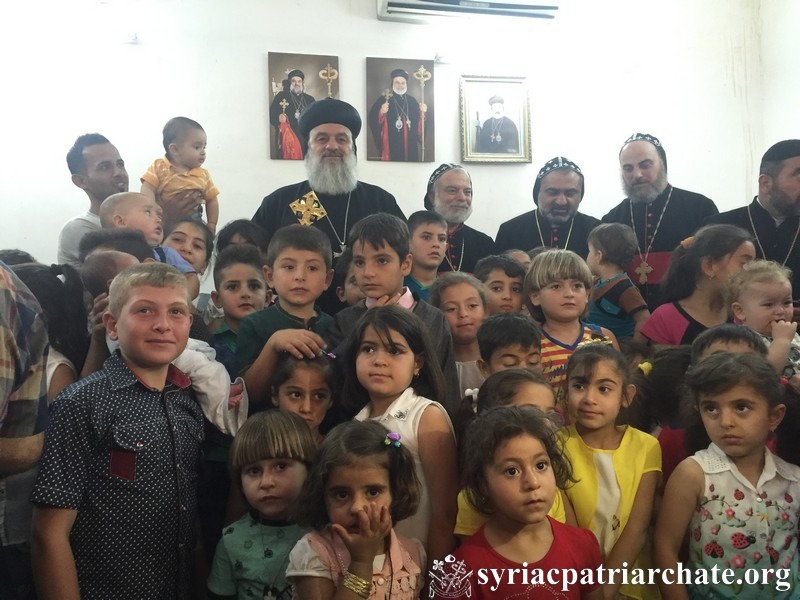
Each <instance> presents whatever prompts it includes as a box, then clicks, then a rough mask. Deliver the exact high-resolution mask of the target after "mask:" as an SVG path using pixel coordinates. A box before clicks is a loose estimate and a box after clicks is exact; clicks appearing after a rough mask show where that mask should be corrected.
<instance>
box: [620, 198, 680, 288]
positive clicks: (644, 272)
mask: <svg viewBox="0 0 800 600" xmlns="http://www.w3.org/2000/svg"><path fill="white" fill-rule="evenodd" d="M674 189H675V188H674V187H670V188H669V194H668V195H667V201H666V202H664V208H662V209H661V215H660V216H659V217H658V223H656V229H655V231H653V237H651V238H650V243H649V244H648V245H647V251H646V252H645V253H644V256H642V249H641V248H640V247H639V236H638V234H637V233H636V223H635V221H634V220H633V201H632V200H631V201H630V205H629V206H630V209H631V229H633V234H634V235H635V236H636V250H638V252H639V266H638V267H636V273H638V274H639V284H640V285H644V284H646V283H647V276H648V275H649V274H650V273H652V272H653V267H651V266H650V265H648V264H647V259H648V258H649V257H650V250H651V249H652V248H653V242H654V241H655V239H656V234H657V233H658V228H659V227H661V220H662V219H663V218H664V215H665V214H667V206H669V200H670V198H672V190H674ZM646 211H647V207H645V215H646V214H647V212H646ZM646 230H647V228H646V227H645V232H644V239H645V241H647V231H646Z"/></svg>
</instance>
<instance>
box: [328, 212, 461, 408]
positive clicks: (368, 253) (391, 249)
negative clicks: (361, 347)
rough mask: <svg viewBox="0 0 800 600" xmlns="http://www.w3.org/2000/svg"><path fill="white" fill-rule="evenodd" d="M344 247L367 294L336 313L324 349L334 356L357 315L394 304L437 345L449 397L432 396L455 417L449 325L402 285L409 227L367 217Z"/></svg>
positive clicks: (379, 217)
mask: <svg viewBox="0 0 800 600" xmlns="http://www.w3.org/2000/svg"><path fill="white" fill-rule="evenodd" d="M347 245H348V246H349V247H350V248H352V249H353V267H354V270H355V275H356V280H357V281H358V285H359V287H360V288H361V289H362V291H363V292H364V294H365V295H366V298H365V299H364V300H363V301H361V302H359V303H358V304H356V305H354V306H351V307H349V308H345V309H343V310H341V311H339V312H338V313H336V316H335V317H334V320H333V325H332V326H331V327H330V328H329V329H328V331H327V333H326V334H325V335H324V337H325V340H326V341H327V342H328V345H329V347H330V348H333V349H334V350H333V352H334V354H336V355H337V356H339V355H340V354H341V350H342V349H343V348H344V347H345V341H346V338H347V337H348V334H349V332H352V331H354V330H355V327H356V323H358V321H359V319H360V318H361V316H362V315H363V314H364V313H365V312H366V311H367V310H368V309H370V308H372V307H373V306H384V305H387V304H397V305H399V306H402V307H403V308H406V309H408V310H411V311H413V312H414V314H415V315H417V316H418V317H419V318H420V319H422V322H423V323H425V326H426V328H427V330H428V333H429V334H430V336H431V339H432V340H433V342H434V344H435V346H436V348H435V349H436V351H437V352H436V354H437V355H438V356H439V358H440V364H441V367H442V372H443V373H444V377H445V382H446V384H447V390H448V397H447V398H434V400H436V401H437V402H439V403H440V404H442V405H443V406H444V407H445V409H447V413H448V414H449V415H450V418H451V419H452V418H454V417H455V415H456V414H457V412H458V406H459V403H460V402H461V398H460V395H459V384H458V372H457V371H456V363H455V355H454V353H453V340H452V336H451V334H450V326H449V325H448V324H447V320H446V319H445V318H444V315H443V314H442V311H440V310H439V309H437V308H434V307H433V306H431V305H430V304H428V303H427V302H425V301H424V300H421V299H420V298H419V297H418V296H416V295H414V293H413V292H411V290H409V289H408V288H407V287H405V286H404V285H403V279H404V277H405V276H406V275H408V274H409V273H410V272H411V263H412V258H411V253H410V252H409V235H408V227H407V226H406V224H405V223H404V222H403V221H402V220H400V219H399V218H397V217H395V216H394V215H390V214H388V213H377V214H374V215H369V216H367V217H365V218H363V219H361V220H360V221H358V222H357V223H356V224H355V225H353V228H352V229H351V230H350V233H349V234H348V236H347ZM344 360H348V357H344ZM353 360H355V359H354V358H353Z"/></svg>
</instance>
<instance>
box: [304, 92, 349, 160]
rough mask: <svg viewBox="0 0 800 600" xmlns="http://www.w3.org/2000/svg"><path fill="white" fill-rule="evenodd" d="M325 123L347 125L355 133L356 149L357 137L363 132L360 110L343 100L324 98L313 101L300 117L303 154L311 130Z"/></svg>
mask: <svg viewBox="0 0 800 600" xmlns="http://www.w3.org/2000/svg"><path fill="white" fill-rule="evenodd" d="M323 123H337V124H339V125H344V126H345V127H347V128H348V129H349V130H350V133H351V134H352V135H353V150H355V147H356V138H357V137H358V134H359V133H360V132H361V117H360V116H359V114H358V111H357V110H356V109H355V108H353V106H351V105H350V104H348V103H347V102H344V101H342V100H337V99H336V98H323V99H322V100H317V101H316V102H312V103H311V104H309V105H308V107H307V108H306V109H305V110H304V111H303V112H302V113H300V119H299V120H298V122H297V125H298V127H299V128H300V134H301V136H302V138H301V139H300V143H301V144H302V145H303V154H305V151H306V146H307V145H308V135H309V134H310V133H311V130H312V129H314V127H316V126H317V125H322V124H323Z"/></svg>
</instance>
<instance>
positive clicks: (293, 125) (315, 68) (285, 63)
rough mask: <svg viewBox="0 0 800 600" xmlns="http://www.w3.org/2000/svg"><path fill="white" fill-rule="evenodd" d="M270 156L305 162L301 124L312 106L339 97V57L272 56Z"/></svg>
mask: <svg viewBox="0 0 800 600" xmlns="http://www.w3.org/2000/svg"><path fill="white" fill-rule="evenodd" d="M267 69H268V70H269V81H270V89H269V155H270V158H273V159H277V160H302V158H303V151H302V149H301V147H300V132H299V130H298V128H297V120H298V119H299V118H300V114H301V113H302V112H303V111H304V110H305V109H306V107H308V105H309V104H311V103H312V102H314V101H315V100H319V99H320V98H325V97H326V96H327V97H330V98H338V97H339V57H338V56H323V55H319V54H285V53H282V52H270V53H269V54H268V57H267Z"/></svg>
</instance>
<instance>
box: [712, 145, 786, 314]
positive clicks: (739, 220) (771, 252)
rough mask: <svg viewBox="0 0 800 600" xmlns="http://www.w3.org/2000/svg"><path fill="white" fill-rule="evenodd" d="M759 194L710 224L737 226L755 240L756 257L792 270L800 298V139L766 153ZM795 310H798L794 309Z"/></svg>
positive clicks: (761, 171) (722, 214)
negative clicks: (798, 240)
mask: <svg viewBox="0 0 800 600" xmlns="http://www.w3.org/2000/svg"><path fill="white" fill-rule="evenodd" d="M758 173H759V175H758V195H757V196H756V197H755V198H754V199H753V201H752V202H751V203H750V204H748V205H747V206H745V207H743V208H736V209H734V210H729V211H727V212H724V213H720V214H719V215H716V216H714V217H711V218H710V219H708V223H729V224H731V225H738V226H739V227H741V228H742V229H746V230H747V231H750V232H751V233H752V234H753V237H755V239H756V256H757V257H758V258H764V259H767V260H774V261H775V262H777V263H780V264H782V265H784V266H786V267H789V268H790V269H791V270H792V298H794V299H795V306H797V299H798V298H800V244H798V243H797V237H798V233H800V140H783V141H782V142H778V143H777V144H775V145H774V146H772V147H771V148H770V149H769V150H767V151H766V152H765V153H764V156H763V158H762V159H761V165H760V167H759V170H758ZM795 310H797V309H796V308H795Z"/></svg>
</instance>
